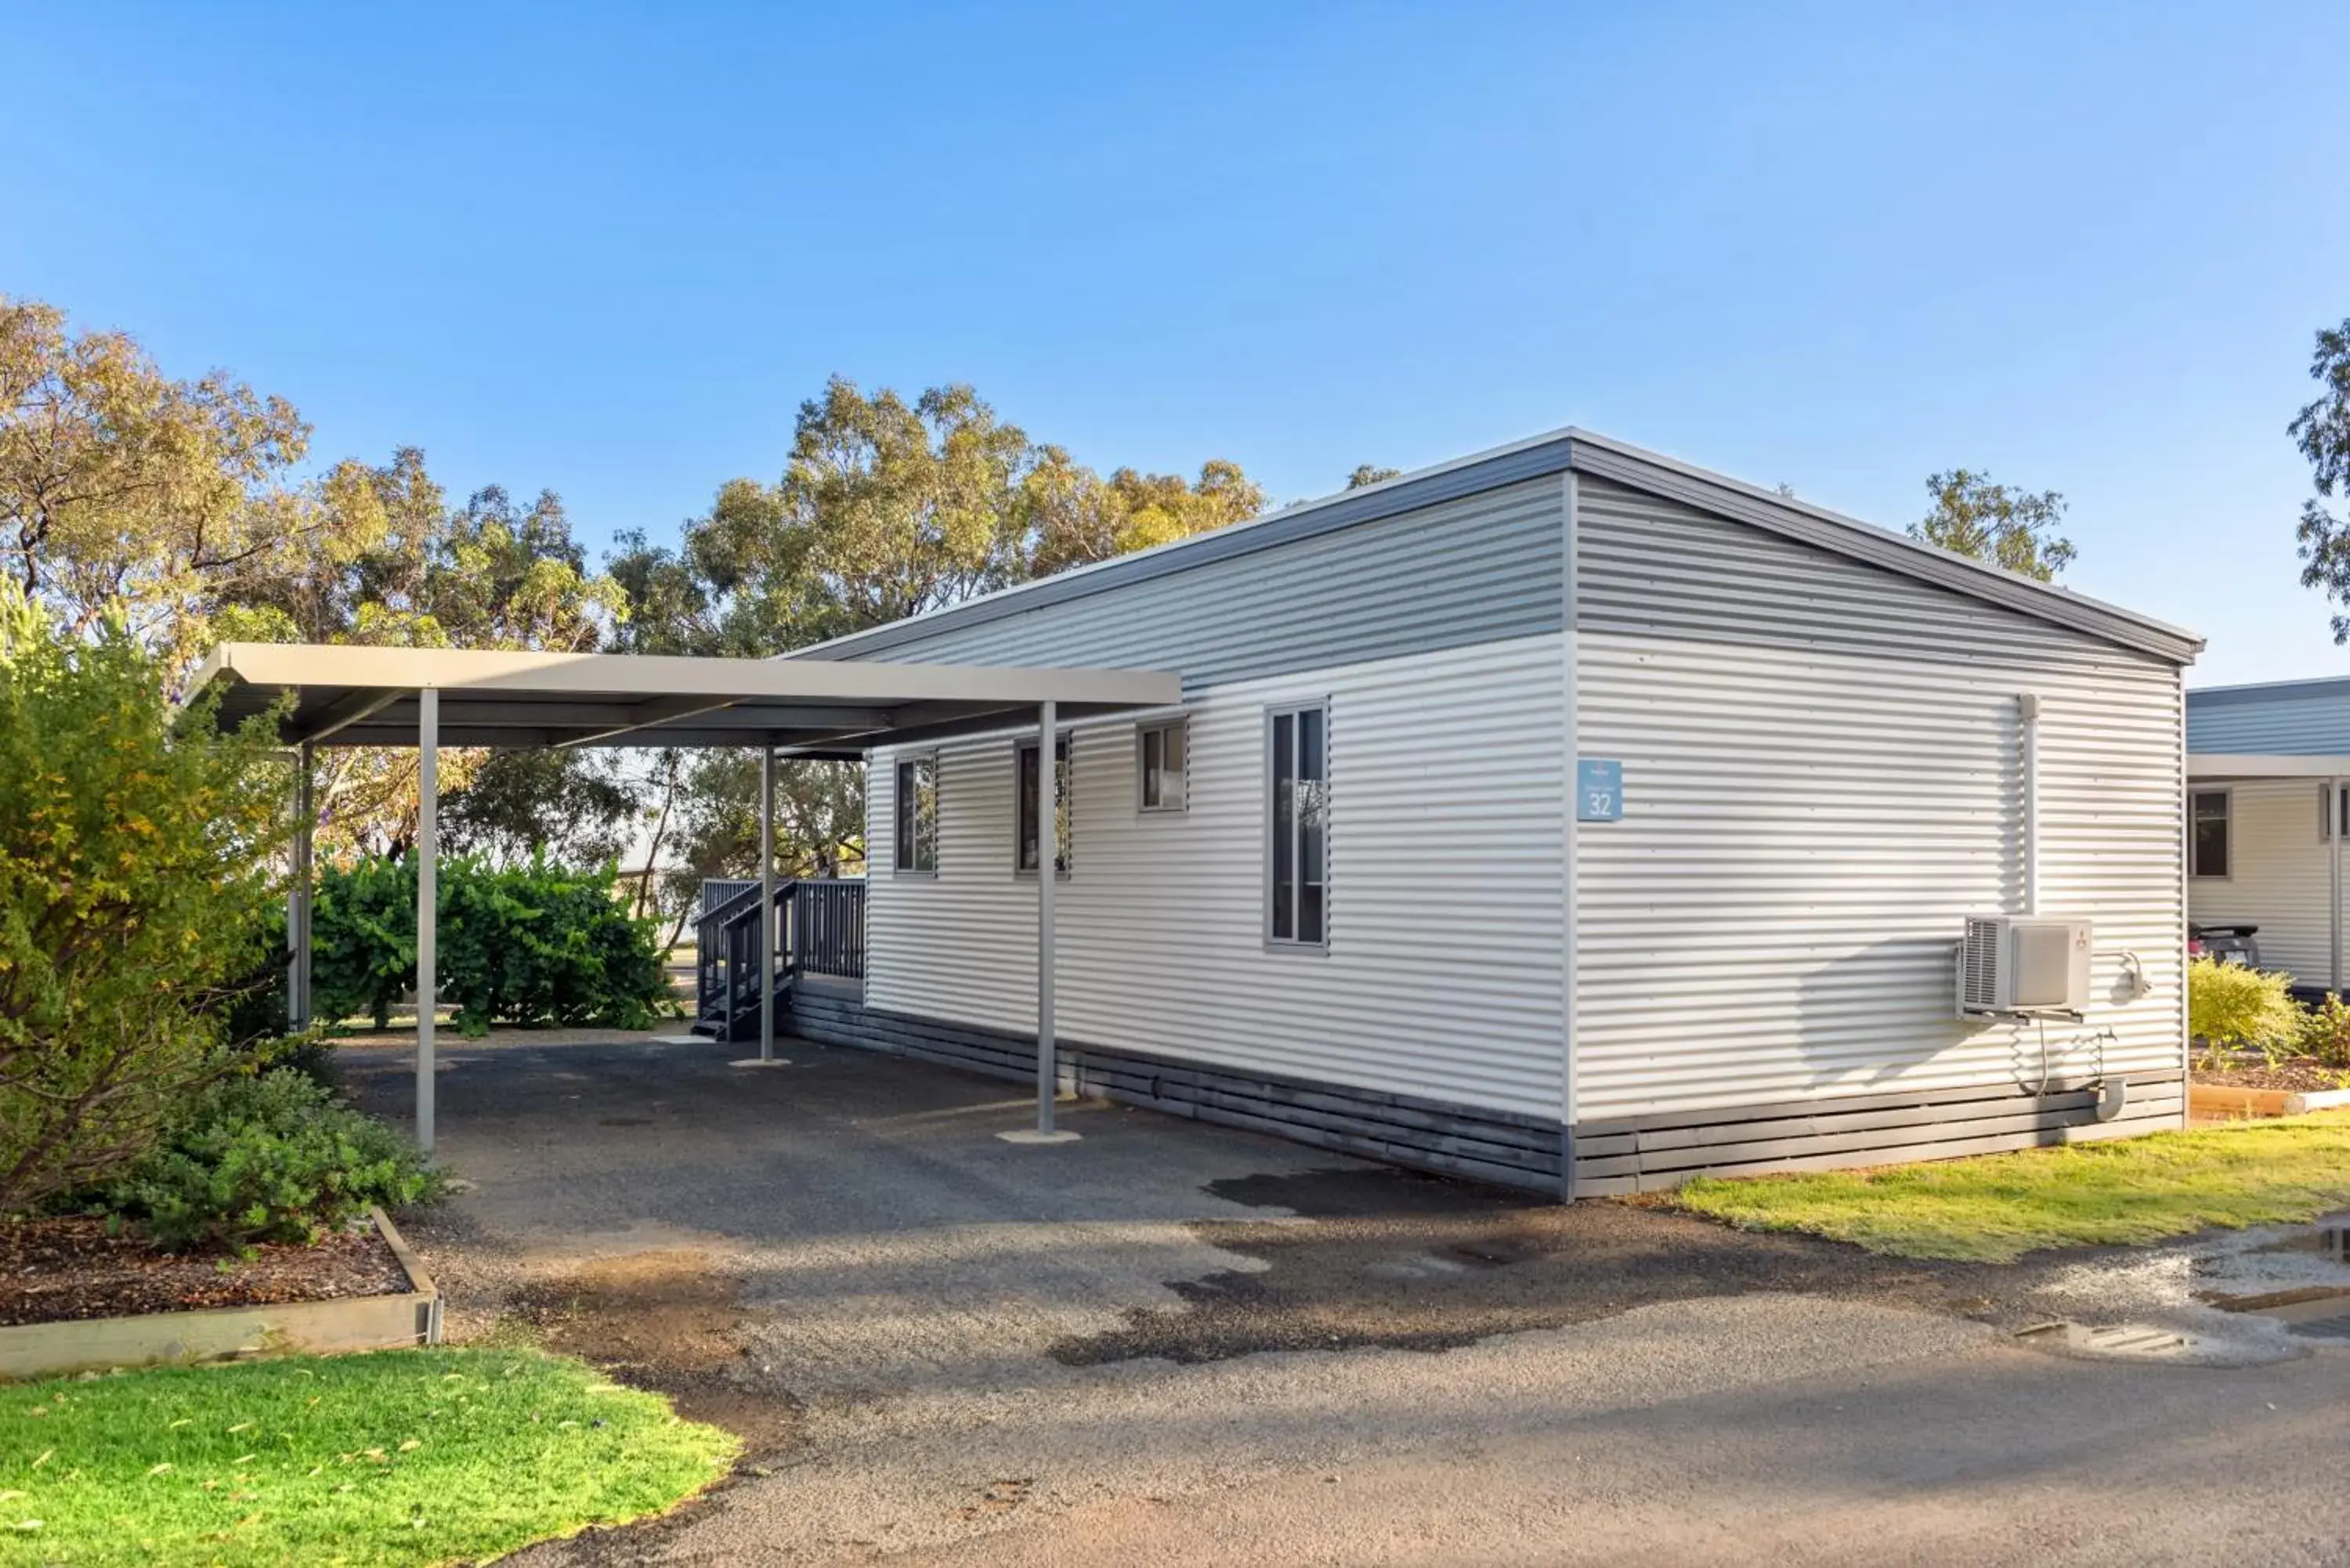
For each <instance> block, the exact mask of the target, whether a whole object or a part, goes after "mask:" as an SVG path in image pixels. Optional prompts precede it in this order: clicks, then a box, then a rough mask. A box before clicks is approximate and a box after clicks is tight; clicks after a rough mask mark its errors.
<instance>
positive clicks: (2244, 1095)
mask: <svg viewBox="0 0 2350 1568" xmlns="http://www.w3.org/2000/svg"><path fill="white" fill-rule="evenodd" d="M2340 1106H2350V1089H2313V1090H2309V1091H2307V1092H2305V1093H2304V1092H2302V1091H2297V1090H2293V1089H2238V1088H2230V1087H2229V1086H2227V1085H2222V1084H2190V1085H2188V1090H2187V1109H2188V1114H2189V1115H2190V1116H2304V1115H2306V1114H2308V1113H2309V1112H2311V1111H2328V1110H2334V1109H2336V1108H2338V1107H2340Z"/></svg>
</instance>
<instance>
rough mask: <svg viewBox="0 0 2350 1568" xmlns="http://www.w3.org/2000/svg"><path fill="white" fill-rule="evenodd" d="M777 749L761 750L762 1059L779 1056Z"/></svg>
mask: <svg viewBox="0 0 2350 1568" xmlns="http://www.w3.org/2000/svg"><path fill="white" fill-rule="evenodd" d="M780 923H781V922H780V921H778V920H777V919H775V747H773V746H763V747H761V748H760V750H759V1060H760V1061H762V1062H773V1061H774V1060H775V939H776V936H777V934H778V933H777V931H776V929H775V928H776V927H777V926H778V925H779V924H780Z"/></svg>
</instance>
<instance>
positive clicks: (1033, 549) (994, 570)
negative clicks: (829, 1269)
mask: <svg viewBox="0 0 2350 1568" xmlns="http://www.w3.org/2000/svg"><path fill="white" fill-rule="evenodd" d="M1263 504H1264V496H1263V492H1262V491H1261V490H1259V489H1258V487H1257V486H1256V485H1255V484H1254V483H1252V482H1251V481H1250V480H1249V478H1248V476H1247V475H1246V474H1245V473H1243V472H1242V471H1241V469H1240V467H1239V465H1238V464H1235V463H1232V462H1224V461H1222V460H1211V461H1210V462H1205V463H1202V464H1201V467H1200V470H1199V475H1198V477H1197V479H1194V480H1186V479H1185V478H1183V477H1182V476H1181V475H1180V474H1157V473H1146V472H1142V471H1140V470H1139V469H1134V468H1120V469H1118V470H1116V471H1114V472H1112V473H1111V474H1110V475H1109V477H1108V478H1107V479H1105V478H1103V477H1102V476H1101V475H1100V474H1098V473H1097V472H1095V471H1094V470H1092V469H1090V468H1088V467H1087V466H1085V465H1084V464H1082V463H1079V462H1076V460H1075V459H1074V458H1073V457H1072V456H1071V455H1070V454H1069V452H1068V451H1067V450H1066V448H1062V447H1057V446H1051V445H1040V444H1036V443H1034V442H1032V441H1030V440H1029V438H1028V436H1027V434H1026V432H1025V431H1023V430H1021V429H1020V427H1018V426H1017V425H1013V424H1008V423H1006V422H1004V421H1003V420H1001V419H999V418H998V417H997V415H996V413H995V410H993V408H991V407H990V406H989V405H988V404H987V402H986V401H985V400H983V399H982V398H980V397H979V395H978V394H977V393H976V392H974V391H973V390H972V389H971V388H969V387H962V386H947V387H934V388H932V389H930V390H928V391H926V392H924V393H922V394H921V395H920V397H919V398H917V399H915V400H913V401H912V402H911V403H909V402H907V401H906V400H904V399H903V398H901V397H899V395H898V394H897V393H896V392H894V391H891V390H889V389H886V388H885V389H881V390H879V391H878V392H875V393H874V394H872V395H871V396H869V397H868V395H866V394H865V393H863V392H861V391H859V390H858V388H857V387H856V386H855V385H854V384H853V383H851V382H849V381H847V380H846V379H841V378H839V377H835V378H834V379H832V380H831V381H829V382H827V384H826V387H825V390H824V393H823V395H822V396H820V397H816V398H812V399H809V400H807V401H806V402H805V403H803V404H801V405H800V410H799V417H798V420H797V421H796V423H795V426H794V429H793V435H792V455H791V459H790V462H789V463H788V465H787V466H786V468H785V472H784V474H783V476H782V477H781V478H780V479H779V480H777V481H776V482H775V483H772V484H770V483H762V482H760V481H757V480H753V479H734V480H730V481H728V482H727V483H724V484H723V485H721V486H720V487H719V489H718V492H717V494H716V496H715V497H714V499H713V500H712V504H711V508H710V510H709V512H708V513H706V514H703V515H702V516H700V517H696V518H692V519H690V520H688V521H687V523H686V524H685V525H684V527H683V529H682V531H681V538H680V540H679V543H678V545H677V546H676V547H675V548H673V549H672V548H671V547H668V546H665V545H655V544H653V543H651V542H650V540H649V539H648V538H647V537H646V536H645V535H644V534H643V533H642V532H641V531H639V532H634V533H630V534H626V535H621V536H620V537H619V539H618V540H617V541H616V544H617V545H618V548H617V550H616V552H615V553H614V554H613V555H612V556H610V557H609V558H608V562H607V570H608V576H609V577H610V579H611V580H612V582H613V583H614V584H615V585H616V587H617V588H618V590H619V593H620V594H621V596H622V597H623V599H624V602H625V608H624V609H623V611H622V612H621V613H620V614H619V616H618V618H617V626H616V628H615V630H614V633H613V637H614V646H616V647H619V648H623V649H629V650H630V651H635V652H644V653H700V654H731V655H733V656H736V657H740V658H771V657H774V656H775V655H777V654H780V653H785V652H788V651H789V650H791V649H795V648H800V647H804V646H806V644H808V643H811V642H816V641H819V640H822V639H826V638H830V637H837V636H842V635H845V634H847V633H849V632H854V631H858V630H862V629H864V628H867V627H871V626H878V625H880V624H882V623H883V622H885V621H889V620H894V619H897V618H899V617H901V616H906V615H912V614H917V613H919V612H920V611H922V610H926V609H935V608H939V607H942V606H945V605H950V604H953V603H955V602H957V601H959V600H961V599H963V598H967V597H971V596H972V595H973V594H977V593H983V592H985V591H987V590H989V589H992V588H996V587H1004V586H1006V585H1009V584H1012V583H1015V582H1019V581H1022V580H1024V579H1026V578H1029V577H1032V576H1045V575H1047V574H1050V573H1053V572H1057V571H1062V570H1066V569H1067V568H1069V567H1072V566H1081V565H1084V564H1086V563H1088V562H1092V561H1099V560H1106V559H1107V558H1109V557H1111V556H1118V555H1122V554H1125V553H1126V552H1128V551H1130V550H1138V549H1144V548H1147V547H1149V546H1150V545H1159V544H1164V543H1166V542H1168V541H1170V540H1173V539H1180V538H1183V537H1187V536H1189V535H1192V534H1196V533H1199V532H1201V531H1202V530H1205V529H1209V528H1219V527H1222V526H1224V525H1226V524H1231V523H1235V522H1240V521H1242V520H1243V519H1245V518H1248V517H1250V516H1252V515H1253V514H1255V513H1257V512H1258V511H1259V510H1261V509H1262V508H1263ZM652 772H653V775H654V776H655V777H656V778H658V779H659V780H660V781H661V782H660V786H659V789H658V791H657V794H658V798H659V800H660V805H659V806H658V807H657V808H656V809H655V810H654V812H653V813H652V815H653V816H654V819H655V821H656V823H657V825H658V826H656V829H655V833H656V838H657V843H656V851H657V852H658V850H659V849H660V847H661V846H668V847H669V848H670V850H671V854H672V855H673V856H674V860H673V862H672V863H671V864H670V865H669V867H667V869H666V870H665V872H664V873H663V875H662V876H661V877H660V899H659V903H660V907H661V909H662V911H663V912H664V913H666V914H668V915H670V916H671V918H672V919H675V920H677V921H679V922H680V923H681V922H682V921H683V919H684V918H685V913H686V911H687V910H689V909H691V907H692V902H693V900H694V898H696V897H697V895H698V893H699V890H700V882H701V880H702V878H703V877H725V876H742V875H744V874H747V873H748V872H749V871H750V870H751V869H753V867H754V866H755V864H756V860H757V845H758V815H757V813H758V768H757V763H756V758H755V756H754V754H753V753H749V752H747V751H744V752H713V753H702V755H700V756H697V757H695V758H694V759H693V760H692V761H691V763H686V762H683V761H682V760H681V759H680V758H678V757H676V756H674V755H664V756H662V757H660V758H658V759H656V763H655V766H654V769H653V770H652ZM776 813H777V818H778V820H777V825H776V831H777V837H778V841H779V842H778V846H777V858H778V860H779V861H780V863H781V864H782V866H783V867H785V870H786V871H787V872H788V873H789V874H792V875H803V876H835V875H838V874H839V873H840V871H841V870H843V869H844V868H847V867H856V866H858V865H860V864H861V863H862V861H863V858H864V842H863V840H864V822H865V780H864V773H863V770H862V769H861V768H859V767H857V766H855V765H853V764H844V763H818V762H800V761H788V762H785V763H783V764H782V767H781V771H780V773H779V774H778V776H777V780H776Z"/></svg>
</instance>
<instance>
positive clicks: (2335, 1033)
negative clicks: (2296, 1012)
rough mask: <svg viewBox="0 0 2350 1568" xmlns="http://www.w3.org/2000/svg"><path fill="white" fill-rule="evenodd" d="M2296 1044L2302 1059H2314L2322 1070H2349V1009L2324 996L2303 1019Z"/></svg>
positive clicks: (2338, 999) (2336, 998)
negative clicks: (2321, 1066)
mask: <svg viewBox="0 0 2350 1568" xmlns="http://www.w3.org/2000/svg"><path fill="white" fill-rule="evenodd" d="M2296 1044H2299V1045H2300V1047H2301V1054H2303V1055H2304V1056H2314V1057H2315V1058H2316V1059H2317V1061H2318V1063H2319V1064H2321V1065H2323V1066H2327V1067H2350V1005H2345V1003H2344V1002H2343V1001H2342V998H2341V997H2339V996H2337V995H2335V994H2334V992H2330V991H2329V992H2326V993H2325V1000H2324V1002H2320V1003H2318V1005H2316V1006H2315V1007H2313V1008H2311V1009H2310V1010H2309V1011H2308V1012H2306V1013H2304V1014H2303V1016H2302V1020H2301V1038H2300V1040H2299V1041H2298V1042H2296Z"/></svg>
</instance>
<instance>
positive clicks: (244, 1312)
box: [0, 1209, 441, 1381]
mask: <svg viewBox="0 0 2350 1568" xmlns="http://www.w3.org/2000/svg"><path fill="white" fill-rule="evenodd" d="M368 1213H369V1219H370V1220H372V1221H373V1222H374V1225H375V1228H376V1233H377V1234H378V1235H380V1236H381V1237H382V1238H383V1239H384V1241H385V1242H386V1244H388V1245H389V1246H390V1248H391V1252H392V1256H393V1257H395V1258H397V1259H399V1260H400V1268H401V1270H402V1271H403V1272H406V1274H407V1275H408V1284H409V1288H408V1289H407V1290H405V1291H400V1292H398V1293H394V1294H391V1295H381V1296H345V1297H342V1298H340V1299H338V1300H335V1301H323V1302H281V1303H275V1304H272V1305H268V1306H242V1307H217V1308H213V1309H210V1310H207V1311H203V1312H159V1313H145V1314H140V1315H139V1316H136V1317H99V1318H83V1319H80V1320H78V1321H75V1322H70V1323H27V1324H16V1325H14V1326H11V1327H6V1328H0V1381H5V1380H8V1379H13V1378H26V1377H54V1376H58V1375H59V1374H62V1373H69V1372H89V1371H103V1370H105V1369H107V1368H109V1367H115V1366H152V1365H153V1364H155V1363H157V1362H167V1361H221V1360H226V1359H229V1358H231V1357H234V1356H244V1355H271V1354H277V1353H284V1352H309V1353H313V1354H318V1355H331V1354H333V1353H335V1352H338V1351H346V1350H390V1349H395V1348H398V1347H400V1346H402V1345H438V1344H440V1343H441V1293H440V1292H439V1291H437V1290H435V1289H434V1288H433V1285H432V1276H430V1275H428V1274H427V1273H425V1272H424V1268H423V1265H422V1264H421V1263H419V1262H417V1261H416V1254H415V1253H413V1252H411V1251H409V1250H408V1242H407V1241H406V1240H405V1239H404V1238H402V1237H401V1235H400V1232H399V1231H396V1230H394V1229H393V1228H392V1223H391V1221H390V1220H389V1219H387V1218H386V1217H385V1216H384V1212H383V1210H380V1209H370V1210H369V1211H368Z"/></svg>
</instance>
